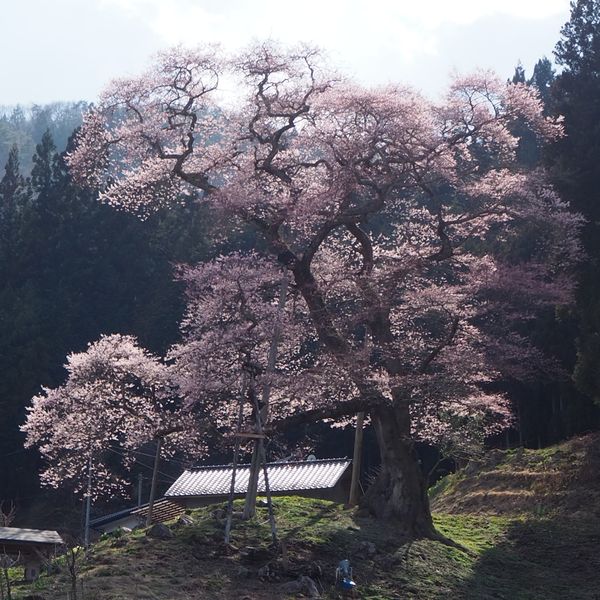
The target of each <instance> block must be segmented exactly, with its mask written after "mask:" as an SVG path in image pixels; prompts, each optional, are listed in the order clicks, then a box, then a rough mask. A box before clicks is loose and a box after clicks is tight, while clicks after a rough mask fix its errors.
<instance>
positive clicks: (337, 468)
mask: <svg viewBox="0 0 600 600" xmlns="http://www.w3.org/2000/svg"><path fill="white" fill-rule="evenodd" d="M349 464H350V460H348V459H345V458H341V459H340V458H334V459H324V460H309V461H303V462H285V463H269V464H268V465H267V473H268V475H269V487H270V489H271V491H272V492H295V491H301V490H318V489H327V488H332V487H334V486H335V485H336V483H337V482H338V481H339V479H340V477H341V476H342V475H343V473H344V471H345V470H346V469H347V468H348V465H349ZM232 471H233V467H232V466H231V465H218V466H213V467H197V468H194V469H187V470H186V471H184V472H183V474H182V475H181V476H180V477H179V479H177V481H176V482H175V483H174V484H173V485H172V486H171V487H170V488H169V489H168V490H167V491H166V493H165V496H170V497H178V496H222V495H227V494H229V488H230V487H231V474H232ZM249 474H250V465H239V466H238V468H237V471H236V476H235V493H236V494H243V493H245V492H246V490H247V488H248V477H249ZM258 490H259V492H264V491H265V482H264V476H263V472H262V470H261V473H260V477H259V480H258Z"/></svg>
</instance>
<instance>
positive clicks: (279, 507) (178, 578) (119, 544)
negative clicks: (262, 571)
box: [15, 438, 600, 600]
mask: <svg viewBox="0 0 600 600" xmlns="http://www.w3.org/2000/svg"><path fill="white" fill-rule="evenodd" d="M599 442H600V438H588V439H586V440H575V441H572V442H569V444H565V445H562V446H560V447H556V448H553V449H546V450H542V451H538V452H532V451H525V452H523V453H521V454H519V453H515V452H512V453H502V454H497V453H496V454H495V455H493V456H492V457H490V459H488V461H487V462H486V463H484V464H481V465H479V467H478V469H477V470H476V471H475V470H474V469H473V468H471V471H473V474H472V475H471V476H465V475H461V474H459V475H455V476H451V477H450V479H449V480H447V481H446V482H444V483H442V484H441V485H439V486H438V489H437V490H435V497H434V499H433V504H434V507H435V508H436V509H437V510H438V512H437V514H436V517H435V518H436V525H437V527H438V528H439V529H440V530H441V531H442V532H443V533H445V534H446V535H448V536H449V537H451V538H453V539H454V540H456V541H458V542H460V543H462V544H463V545H464V546H466V547H467V548H469V549H470V550H471V553H465V552H461V551H459V550H456V549H453V548H449V547H447V546H444V545H442V544H439V543H437V542H431V541H425V540H421V541H417V542H413V543H412V544H407V543H405V541H404V540H403V539H402V537H401V536H400V533H399V532H398V531H396V530H395V529H394V528H393V527H391V526H390V525H389V524H385V523H380V522H376V521H373V520H371V519H369V518H365V517H360V516H359V515H358V514H356V513H355V512H351V511H345V510H343V509H342V508H340V507H339V506H336V505H334V504H330V503H327V502H322V501H317V500H308V499H299V498H278V499H277V500H276V516H277V523H278V527H279V530H280V537H281V539H282V540H283V542H284V547H285V557H286V561H285V562H283V561H282V560H281V559H278V560H277V561H275V565H274V566H275V573H276V576H275V577H274V578H271V579H266V580H261V579H260V578H259V577H258V576H257V570H258V568H259V567H261V566H263V565H264V564H265V563H266V562H268V559H265V560H263V561H262V562H261V561H258V562H248V561H247V560H245V559H244V558H243V555H242V553H241V552H239V551H236V550H235V549H234V550H233V551H227V550H226V549H225V548H224V546H223V545H222V543H221V539H222V530H223V524H222V522H221V521H219V520H217V519H215V518H214V517H213V516H212V511H213V510H214V507H210V508H206V509H199V510H197V511H194V512H193V513H192V516H193V518H194V521H195V523H194V525H190V526H180V527H174V530H175V532H176V537H175V538H174V539H172V540H167V541H159V540H154V539H150V538H148V537H146V536H145V535H144V532H143V531H136V532H134V533H132V534H129V535H125V536H122V537H120V538H117V537H112V538H109V539H106V540H104V541H101V542H100V543H98V544H97V545H95V546H94V548H93V551H92V552H91V554H90V556H89V559H88V562H87V564H86V565H85V567H84V574H83V579H84V583H85V590H86V593H85V600H96V599H97V600H117V599H119V600H120V599H123V600H125V599H127V600H130V599H135V598H138V599H142V598H144V599H158V598H160V599H171V600H191V599H196V598H202V599H208V600H210V599H214V600H220V599H225V598H242V599H243V598H248V599H253V600H265V599H268V598H269V599H270V598H274V599H275V598H285V597H286V596H285V594H283V593H282V591H281V587H280V586H281V584H282V582H285V581H288V580H290V579H292V578H293V577H294V573H297V574H302V573H304V574H306V573H309V572H316V571H318V569H319V568H320V570H321V571H322V575H321V576H320V577H319V578H318V579H319V583H320V584H321V585H322V587H323V589H324V594H323V597H324V598H334V597H335V595H334V594H333V583H334V569H335V566H336V564H337V562H338V561H339V560H341V559H342V558H346V557H348V558H350V560H351V562H352V564H353V566H354V575H355V578H356V580H357V583H358V584H359V587H360V592H361V595H360V597H361V598H364V599H371V600H375V599H380V600H383V599H396V598H398V599H400V598H402V599H403V600H404V599H406V600H408V599H423V600H429V599H438V598H439V599H442V598H457V599H463V598H464V599H483V600H485V599H506V600H509V599H510V600H513V599H514V600H534V599H540V598H541V599H544V600H555V599H556V600H559V599H560V600H566V599H573V600H578V599H581V600H585V599H589V600H592V599H594V598H596V599H598V598H600V595H599V594H600V519H598V514H597V511H598V510H600V508H599V507H598V506H597V505H595V504H594V500H595V499H596V497H595V494H596V487H599V488H600V484H598V472H599V470H598V466H600V461H598V462H597V463H595V460H596V458H598V455H599V454H600V448H599V445H600V444H599ZM594 465H595V472H593V471H594ZM590 469H591V470H590ZM527 472H528V473H529V475H526V474H525V473H527ZM511 473H513V474H514V477H513V478H512V479H511V477H510V474H511ZM531 473H538V474H539V473H542V475H538V476H532V475H531ZM544 473H545V474H544ZM550 473H552V474H551V475H549V476H548V478H546V479H545V477H546V475H548V474H550ZM526 477H533V479H532V480H531V481H529V480H527V481H525V485H524V478H526ZM540 478H541V479H540ZM551 481H552V482H553V483H552V485H550V483H549V482H551ZM476 482H478V483H476ZM506 492H509V493H506ZM469 494H474V495H475V496H473V497H470V496H469ZM486 494H487V497H488V498H491V499H492V500H493V502H490V503H486V502H485V501H484V498H485V496H486ZM515 495H516V496H519V497H520V496H522V498H521V500H522V501H521V502H520V503H516V502H515V501H514V497H515ZM467 507H468V508H467ZM260 510H261V512H260V514H259V517H258V518H257V520H256V521H255V522H249V523H244V522H241V521H239V520H236V521H235V522H234V530H233V545H234V546H235V548H237V549H241V550H243V549H245V548H247V547H248V546H264V547H266V546H267V544H268V542H269V528H268V523H267V518H266V514H265V510H264V509H260ZM442 510H443V511H446V512H439V511H442ZM450 510H452V511H454V512H455V514H448V511H450ZM467 510H468V512H471V513H473V512H476V513H479V514H465V512H467ZM484 513H488V514H484ZM490 513H496V514H490ZM364 542H372V543H373V544H375V547H376V550H377V552H376V554H375V555H374V556H371V557H369V556H368V552H367V551H366V550H365V547H364ZM361 543H363V545H362V546H361ZM35 588H37V589H38V590H39V591H38V592H37V593H38V594H41V595H42V597H43V598H45V599H46V600H50V599H52V600H54V599H56V600H58V599H61V600H62V599H64V598H66V593H65V590H66V589H67V588H66V585H65V581H64V579H63V575H60V574H59V575H54V576H51V577H50V576H48V577H44V578H42V579H41V580H40V581H39V582H38V583H37V584H35ZM33 591H34V590H33V589H32V588H27V587H25V586H23V587H22V588H19V589H18V593H17V594H15V598H21V597H23V596H24V595H25V593H29V594H31V593H32V592H33Z"/></svg>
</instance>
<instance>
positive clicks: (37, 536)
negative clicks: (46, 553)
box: [0, 527, 63, 544]
mask: <svg viewBox="0 0 600 600" xmlns="http://www.w3.org/2000/svg"><path fill="white" fill-rule="evenodd" d="M2 542H31V543H37V544H62V543H63V540H62V538H61V537H60V535H58V533H57V532H56V531H48V530H44V529H23V528H21V527H0V543H2Z"/></svg>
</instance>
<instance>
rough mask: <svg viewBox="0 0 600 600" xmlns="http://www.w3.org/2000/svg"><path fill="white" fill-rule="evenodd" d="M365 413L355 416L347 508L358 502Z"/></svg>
mask: <svg viewBox="0 0 600 600" xmlns="http://www.w3.org/2000/svg"><path fill="white" fill-rule="evenodd" d="M364 422H365V413H364V412H359V413H357V414H356V431H355V432H354V454H353V456H352V480H351V481H350V497H349V499H348V505H349V506H356V505H357V504H358V500H359V489H360V463H361V458H362V446H363V429H364Z"/></svg>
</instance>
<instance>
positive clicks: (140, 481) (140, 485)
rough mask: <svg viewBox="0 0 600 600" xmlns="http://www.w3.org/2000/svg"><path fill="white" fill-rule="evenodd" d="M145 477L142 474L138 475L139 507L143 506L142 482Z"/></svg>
mask: <svg viewBox="0 0 600 600" xmlns="http://www.w3.org/2000/svg"><path fill="white" fill-rule="evenodd" d="M143 479H144V476H143V475H142V474H141V473H138V490H137V497H138V498H137V503H138V506H141V505H142V480H143Z"/></svg>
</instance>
